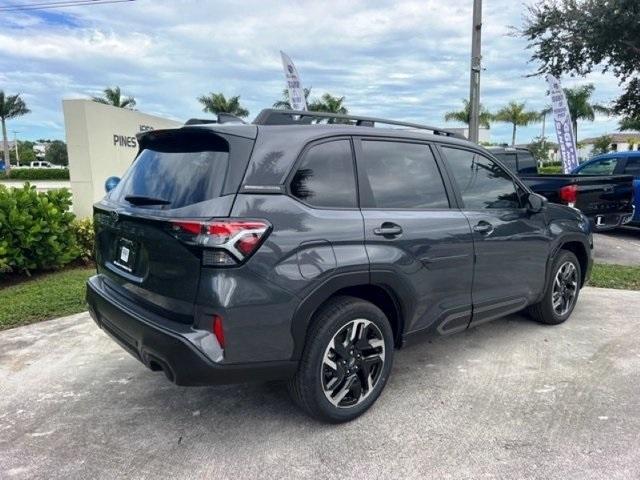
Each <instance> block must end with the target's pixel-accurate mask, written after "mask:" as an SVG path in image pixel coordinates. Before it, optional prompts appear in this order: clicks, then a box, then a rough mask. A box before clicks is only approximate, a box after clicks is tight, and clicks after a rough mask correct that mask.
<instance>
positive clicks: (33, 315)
mask: <svg viewBox="0 0 640 480" xmlns="http://www.w3.org/2000/svg"><path fill="white" fill-rule="evenodd" d="M94 272H95V267H76V268H69V269H66V270H61V271H59V272H53V273H46V274H42V275H38V276H35V277H34V278H32V279H29V280H25V281H21V282H19V283H17V282H16V284H15V285H3V286H2V287H0V330H3V329H5V328H10V327H16V326H18V325H25V324H27V323H33V322H38V321H40V320H48V319H50V318H55V317H61V316H64V315H71V314H72V313H78V312H82V311H83V310H86V306H85V301H84V294H85V287H84V285H85V282H86V281H87V279H88V278H89V277H90V276H91V275H93V274H94Z"/></svg>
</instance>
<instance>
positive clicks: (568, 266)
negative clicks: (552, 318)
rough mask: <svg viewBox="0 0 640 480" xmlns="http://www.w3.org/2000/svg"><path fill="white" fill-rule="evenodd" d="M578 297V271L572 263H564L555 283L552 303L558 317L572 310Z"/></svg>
mask: <svg viewBox="0 0 640 480" xmlns="http://www.w3.org/2000/svg"><path fill="white" fill-rule="evenodd" d="M577 295H578V269H577V268H576V266H575V265H574V264H573V263H572V262H564V263H563V264H562V265H561V266H560V268H559V269H558V271H557V273H556V277H555V279H554V281H553V291H552V295H551V302H552V305H553V311H554V312H555V313H556V315H559V316H563V315H565V314H566V313H567V312H568V311H569V310H571V308H572V307H573V304H574V302H575V300H576V297H577Z"/></svg>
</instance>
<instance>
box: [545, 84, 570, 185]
mask: <svg viewBox="0 0 640 480" xmlns="http://www.w3.org/2000/svg"><path fill="white" fill-rule="evenodd" d="M547 84H548V85H549V95H550V96H551V107H552V109H553V121H554V123H555V125H556V136H557V137H558V145H560V157H561V158H562V171H563V172H564V173H570V172H571V171H572V170H573V169H574V168H576V167H577V166H578V148H577V145H576V138H575V136H574V134H573V124H572V123H571V114H570V113H569V105H568V104H567V97H566V96H565V94H564V91H563V90H562V85H561V84H560V80H558V79H557V78H556V77H554V76H553V75H547Z"/></svg>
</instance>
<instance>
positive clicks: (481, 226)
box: [473, 220, 493, 235]
mask: <svg viewBox="0 0 640 480" xmlns="http://www.w3.org/2000/svg"><path fill="white" fill-rule="evenodd" d="M473 231H474V232H478V233H481V234H483V235H484V234H486V235H488V234H490V233H491V232H493V225H491V224H490V223H489V222H485V221H484V220H480V221H479V222H478V223H477V224H476V225H475V226H474V227H473Z"/></svg>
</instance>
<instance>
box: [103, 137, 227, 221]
mask: <svg viewBox="0 0 640 480" xmlns="http://www.w3.org/2000/svg"><path fill="white" fill-rule="evenodd" d="M228 165H229V153H228V151H198V152H162V151H156V150H150V149H145V150H143V151H142V152H141V153H140V155H138V157H137V158H136V159H135V161H134V162H133V164H132V165H131V167H130V168H129V170H127V172H126V173H125V175H124V177H123V178H122V181H121V182H120V183H119V184H118V185H117V186H116V188H114V189H113V190H112V191H111V193H110V194H109V198H110V199H111V200H116V201H123V202H126V198H127V197H134V196H135V197H150V198H154V199H160V200H164V201H166V202H169V203H168V204H164V202H163V203H159V204H156V205H151V207H152V208H170V209H173V208H181V207H185V206H187V205H192V204H194V203H199V202H204V201H205V200H210V199H212V198H216V197H218V196H220V194H221V192H222V186H223V185H224V180H225V177H226V174H227V167H228Z"/></svg>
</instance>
